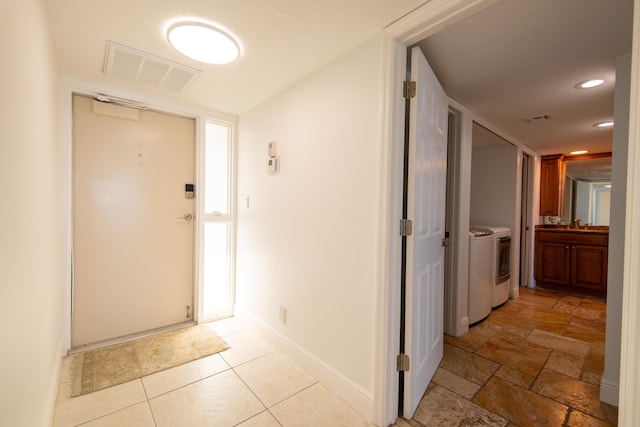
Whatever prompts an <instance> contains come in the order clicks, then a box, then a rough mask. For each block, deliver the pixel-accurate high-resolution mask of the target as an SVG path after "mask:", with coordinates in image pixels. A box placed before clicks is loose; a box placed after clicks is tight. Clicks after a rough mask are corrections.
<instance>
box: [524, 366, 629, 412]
mask: <svg viewBox="0 0 640 427" xmlns="http://www.w3.org/2000/svg"><path fill="white" fill-rule="evenodd" d="M531 390H532V391H535V392H536V393H539V394H541V395H543V396H546V397H549V398H551V399H553V400H556V401H558V402H562V403H564V404H565V405H568V406H571V407H572V408H574V409H577V410H579V411H581V412H584V413H586V414H587V415H591V416H593V417H596V418H599V419H601V420H605V421H608V422H612V423H615V422H616V421H617V416H618V410H617V408H616V407H615V406H612V405H609V404H607V403H604V402H601V401H600V387H598V386H597V385H595V384H589V383H586V382H584V381H580V380H577V379H575V378H571V377H569V376H567V375H563V374H560V373H557V372H553V371H548V370H546V369H545V370H543V371H542V372H541V373H540V375H538V378H536V382H535V383H534V384H533V387H531Z"/></svg>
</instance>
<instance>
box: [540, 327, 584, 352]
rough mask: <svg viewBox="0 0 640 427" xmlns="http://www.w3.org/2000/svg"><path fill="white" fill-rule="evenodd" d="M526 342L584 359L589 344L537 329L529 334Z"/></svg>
mask: <svg viewBox="0 0 640 427" xmlns="http://www.w3.org/2000/svg"><path fill="white" fill-rule="evenodd" d="M527 341H528V342H532V343H535V344H538V345H541V346H543V347H547V348H551V349H554V350H559V351H561V352H563V353H568V354H573V355H574V356H579V357H586V355H587V353H588V352H589V343H586V342H584V341H579V340H576V339H573V338H568V337H564V336H562V335H558V334H552V333H550V332H545V331H541V330H538V329H536V330H535V331H533V332H531V335H529V336H528V337H527Z"/></svg>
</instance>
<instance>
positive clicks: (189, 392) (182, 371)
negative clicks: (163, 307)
mask: <svg viewBox="0 0 640 427" xmlns="http://www.w3.org/2000/svg"><path fill="white" fill-rule="evenodd" d="M209 325H210V326H211V328H212V329H213V330H214V331H215V332H216V333H217V334H218V335H219V336H221V337H223V339H224V340H225V341H226V342H227V343H228V344H229V345H230V347H231V348H229V349H227V350H225V351H222V352H220V353H217V354H213V355H211V356H207V357H204V358H202V359H198V360H195V361H193V362H189V363H185V364H183V365H179V366H176V367H174V368H171V369H167V370H165V371H161V372H157V373H155V374H151V375H147V376H143V377H142V378H139V379H136V380H133V381H129V382H126V383H123V384H120V385H116V386H113V387H109V388H106V389H103V390H100V391H96V392H94V393H90V394H85V395H83V396H79V397H71V388H72V372H73V370H74V363H75V360H76V359H75V357H77V355H75V356H69V357H66V358H65V359H64V361H63V367H62V372H61V378H60V384H59V389H58V399H57V403H56V410H55V415H54V421H53V426H54V427H62V426H80V425H82V426H87V427H89V426H91V427H99V426H101V427H111V426H126V427H129V426H136V427H156V426H158V427H162V426H167V427H178V426H185V427H187V426H188V427H198V426H207V427H210V426H222V427H225V426H228V427H231V426H241V427H280V426H285V427H286V426H291V427H299V426H312V427H325V426H345V427H352V426H353V427H358V426H361V427H368V426H371V424H370V423H368V422H367V421H366V420H364V419H363V418H362V417H361V416H360V415H358V414H357V413H356V412H355V411H354V410H353V409H351V408H350V407H349V406H347V405H346V404H345V403H344V402H343V401H342V400H340V399H339V398H338V397H336V396H335V395H333V394H332V393H330V392H329V391H328V390H327V389H326V388H325V387H323V386H322V385H321V384H320V383H319V382H318V381H317V380H315V379H314V378H312V377H311V376H309V375H307V374H306V373H305V372H303V371H302V370H301V369H300V368H298V367H297V366H296V365H295V364H293V363H292V362H291V361H290V360H289V359H287V358H286V357H285V356H284V355H282V354H281V353H279V352H277V351H276V350H275V349H274V348H273V347H272V346H271V345H269V344H268V343H267V342H266V341H264V340H263V339H262V338H261V337H260V336H259V334H258V333H256V332H254V331H252V330H251V329H249V328H247V327H246V326H245V325H244V324H243V323H242V322H241V321H239V320H237V319H235V318H231V319H225V320H221V321H218V322H213V323H210V324H209ZM274 372H277V373H278V374H277V375H274Z"/></svg>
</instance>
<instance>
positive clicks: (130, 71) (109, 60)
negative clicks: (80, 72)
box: [104, 41, 202, 92]
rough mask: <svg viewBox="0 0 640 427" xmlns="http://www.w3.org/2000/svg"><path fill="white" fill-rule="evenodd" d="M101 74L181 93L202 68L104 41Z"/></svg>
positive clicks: (200, 72) (198, 74)
mask: <svg viewBox="0 0 640 427" xmlns="http://www.w3.org/2000/svg"><path fill="white" fill-rule="evenodd" d="M104 74H105V75H107V76H109V77H116V78H119V79H122V80H127V81H129V82H134V83H142V84H144V85H147V86H153V87H156V88H160V89H166V90H169V91H172V92H183V91H184V90H185V89H186V88H187V87H189V85H190V84H191V83H192V82H193V81H194V80H195V79H196V78H198V76H200V74H202V71H200V70H196V69H195V68H191V67H187V66H186V65H182V64H178V63H176V62H172V61H169V60H168V59H164V58H160V57H157V56H153V55H151V54H149V53H146V52H142V51H140V50H136V49H133V48H130V47H127V46H123V45H120V44H117V43H114V42H112V41H107V52H106V55H105V62H104Z"/></svg>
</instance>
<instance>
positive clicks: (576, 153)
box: [569, 150, 588, 156]
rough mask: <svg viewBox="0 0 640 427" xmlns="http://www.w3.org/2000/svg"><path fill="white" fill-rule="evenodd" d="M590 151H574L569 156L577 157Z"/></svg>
mask: <svg viewBox="0 0 640 427" xmlns="http://www.w3.org/2000/svg"><path fill="white" fill-rule="evenodd" d="M587 153H588V151H587V150H579V151H572V152H570V153H569V154H570V155H572V156H577V155H578V154H587Z"/></svg>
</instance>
